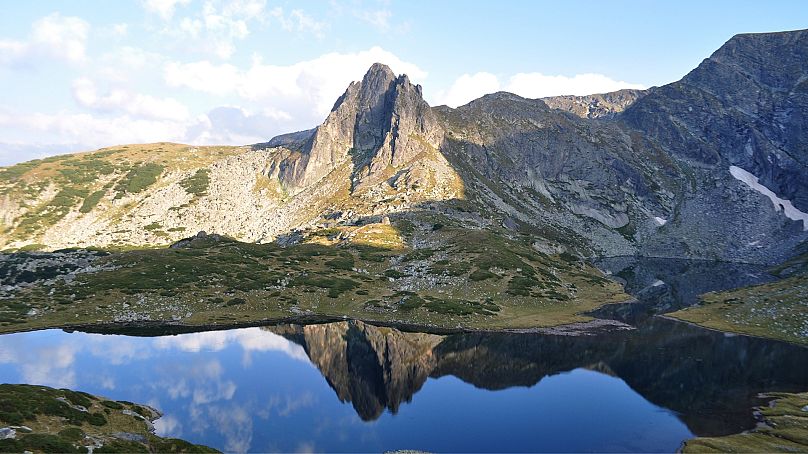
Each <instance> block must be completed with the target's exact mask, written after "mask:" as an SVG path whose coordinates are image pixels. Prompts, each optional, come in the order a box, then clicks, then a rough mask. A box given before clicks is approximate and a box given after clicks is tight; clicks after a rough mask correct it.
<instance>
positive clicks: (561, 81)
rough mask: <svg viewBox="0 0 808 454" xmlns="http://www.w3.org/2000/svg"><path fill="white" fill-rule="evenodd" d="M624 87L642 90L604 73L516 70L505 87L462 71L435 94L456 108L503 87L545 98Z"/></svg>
mask: <svg viewBox="0 0 808 454" xmlns="http://www.w3.org/2000/svg"><path fill="white" fill-rule="evenodd" d="M624 88H635V89H643V88H646V87H645V86H643V85H641V84H633V83H629V82H624V81H617V80H614V79H612V78H610V77H608V76H605V75H603V74H594V73H586V74H577V75H574V76H548V75H544V74H542V73H536V72H533V73H518V74H515V75H513V76H511V77H510V79H509V80H508V83H507V84H505V85H504V86H503V85H502V84H501V83H500V81H499V78H498V77H497V76H495V75H493V74H491V73H487V72H479V73H475V74H463V75H462V76H460V77H459V78H457V80H455V82H454V83H453V84H452V85H451V87H449V89H448V90H445V91H441V92H438V93H437V95H436V96H435V101H436V103H437V104H446V105H448V106H451V107H457V106H460V105H463V104H466V103H468V102H469V101H472V100H474V99H477V98H479V97H480V96H483V95H485V94H488V93H493V92H496V91H499V90H505V91H508V92H511V93H514V94H517V95H519V96H523V97H525V98H544V97H547V96H558V95H579V96H580V95H590V94H595V93H607V92H610V91H615V90H620V89H624Z"/></svg>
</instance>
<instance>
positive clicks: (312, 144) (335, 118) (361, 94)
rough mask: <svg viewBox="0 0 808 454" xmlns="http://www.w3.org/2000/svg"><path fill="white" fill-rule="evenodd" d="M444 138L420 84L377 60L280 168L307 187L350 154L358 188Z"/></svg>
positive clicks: (288, 179)
mask: <svg viewBox="0 0 808 454" xmlns="http://www.w3.org/2000/svg"><path fill="white" fill-rule="evenodd" d="M442 138H443V130H442V128H440V126H439V125H438V122H437V119H436V117H435V114H434V113H433V112H432V109H431V108H430V107H429V105H428V104H427V103H426V101H424V99H423V91H422V89H421V86H420V85H413V84H412V83H411V82H410V79H409V77H407V75H405V74H402V75H401V76H396V74H395V73H394V72H393V71H392V70H391V69H390V67H389V66H387V65H384V64H382V63H374V64H373V65H371V66H370V68H369V69H368V71H367V73H365V75H364V77H363V78H362V80H361V81H360V82H358V83H357V82H353V83H351V84H350V85H349V86H348V88H347V89H346V90H345V93H343V95H342V96H341V97H340V98H339V99H338V100H337V102H336V103H335V104H334V108H333V109H332V110H331V113H330V114H329V115H328V117H327V118H326V119H325V121H324V122H323V124H322V125H320V126H318V127H317V129H316V130H315V131H314V132H313V134H312V135H311V139H310V140H309V142H308V143H307V145H306V147H305V148H304V149H303V150H301V151H302V154H301V155H299V156H298V155H296V156H294V157H291V158H290V160H288V162H282V163H280V164H279V165H278V169H279V172H278V173H279V177H280V178H281V181H282V182H283V183H284V184H285V185H286V186H287V187H293V188H297V189H302V188H304V187H307V186H309V185H311V184H313V183H316V182H317V181H319V180H320V179H322V178H323V177H324V176H326V175H327V174H328V173H330V172H331V171H332V170H334V169H336V168H337V167H339V166H341V165H342V164H343V163H345V162H347V161H349V160H350V161H351V164H352V165H353V169H352V171H351V177H352V188H353V187H356V186H357V185H359V184H361V183H363V182H375V181H377V180H378V179H379V178H384V177H386V176H387V177H389V175H386V173H385V172H387V171H388V170H389V169H390V168H399V167H401V166H403V165H405V164H406V163H407V162H409V161H410V160H411V159H412V157H413V156H415V155H417V154H419V153H421V152H424V151H429V149H438V148H439V147H440V143H441V140H442ZM298 143H299V142H298Z"/></svg>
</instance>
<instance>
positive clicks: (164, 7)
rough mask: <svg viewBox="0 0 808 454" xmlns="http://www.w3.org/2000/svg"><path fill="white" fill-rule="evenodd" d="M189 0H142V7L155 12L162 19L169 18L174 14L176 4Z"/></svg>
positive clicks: (188, 1) (188, 0) (189, 0)
mask: <svg viewBox="0 0 808 454" xmlns="http://www.w3.org/2000/svg"><path fill="white" fill-rule="evenodd" d="M190 2H191V0H143V8H145V9H146V11H148V12H150V13H154V14H157V15H158V16H160V17H161V18H162V19H163V20H169V19H171V18H172V17H173V16H174V11H175V10H176V8H177V6H179V5H187V4H188V3H190Z"/></svg>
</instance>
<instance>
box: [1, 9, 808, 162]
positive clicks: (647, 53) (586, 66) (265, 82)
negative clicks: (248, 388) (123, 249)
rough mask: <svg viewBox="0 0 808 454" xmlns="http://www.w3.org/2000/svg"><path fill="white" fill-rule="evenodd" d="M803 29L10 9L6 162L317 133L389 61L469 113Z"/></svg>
mask: <svg viewBox="0 0 808 454" xmlns="http://www.w3.org/2000/svg"><path fill="white" fill-rule="evenodd" d="M805 27H808V2H805V1H771V2H752V1H737V0H735V1H703V0H702V1H691V2H685V1H677V2H661V1H629V0H624V1H620V0H616V1H608V2H607V1H594V0H593V1H564V2H541V1H521V2H520V1H510V2H493V1H488V2H473V1H448V0H444V1H435V2H426V1H395V0H345V1H339V0H332V1H308V2H307V1H275V0H131V1H125V0H117V1H114V2H111V1H89V0H73V1H71V2H64V1H47V0H38V1H36V2H6V4H5V5H4V8H3V14H2V16H0V84H1V85H0V86H2V87H3V91H2V93H3V95H2V97H0V165H5V164H10V163H14V162H19V161H23V160H27V159H31V158H34V157H41V156H46V155H50V154H57V153H65V152H71V151H78V150H86V149H94V148H99V147H103V146H109V145H115V144H120V143H132V142H153V141H162V140H165V141H176V142H184V143H193V144H246V143H253V142H257V141H263V140H266V139H268V138H270V137H272V136H274V135H276V134H279V133H283V132H288V131H293V130H299V129H306V128H310V127H313V126H315V125H317V124H319V123H320V122H321V121H322V119H323V118H324V117H325V115H326V114H327V112H328V110H329V109H330V107H331V106H332V105H333V102H334V100H335V99H336V98H337V96H339V95H340V94H341V93H342V91H343V90H344V89H345V87H346V86H347V84H348V83H349V82H350V81H351V80H356V79H359V78H361V76H362V74H363V73H364V72H365V70H366V69H367V67H368V66H370V64H372V63H373V62H375V61H381V62H383V63H387V64H389V65H390V66H391V67H392V68H393V70H394V71H396V72H397V73H404V72H406V73H408V74H409V75H410V77H411V79H413V80H414V81H415V82H417V83H421V84H422V85H423V86H424V94H425V97H426V98H427V101H429V102H430V104H432V105H437V104H444V103H445V104H449V105H452V106H456V105H460V104H464V103H466V102H468V101H470V100H472V99H474V98H476V97H479V96H481V95H483V94H485V93H489V92H493V91H498V90H507V91H512V92H515V93H517V94H520V95H522V96H526V97H541V96H550V95H557V94H587V93H593V92H603V91H609V90H614V89H618V88H624V87H649V86H652V85H662V84H665V83H668V82H672V81H675V80H677V79H679V78H681V77H682V76H683V75H684V74H686V73H687V72H688V71H689V70H690V69H692V68H694V67H695V66H696V65H698V64H699V62H700V61H701V60H702V59H703V58H706V57H708V56H709V55H710V54H711V53H712V52H713V51H714V50H715V49H717V48H718V47H719V46H721V44H723V43H724V42H725V41H726V40H727V39H729V38H730V37H731V36H732V35H734V34H736V33H745V32H764V31H780V30H793V29H799V28H805Z"/></svg>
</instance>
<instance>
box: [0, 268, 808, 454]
mask: <svg viewBox="0 0 808 454" xmlns="http://www.w3.org/2000/svg"><path fill="white" fill-rule="evenodd" d="M621 266H622V265H621ZM694 266H696V267H697V268H698V267H699V266H704V265H694ZM617 268H620V267H616V268H615V269H617ZM658 268H661V269H662V270H663V271H660V270H659V269H655V268H654V266H653V264H650V265H649V264H646V263H633V264H629V265H628V268H626V267H625V266H623V267H622V268H620V270H619V271H618V273H619V272H621V271H625V270H626V269H631V270H632V272H631V273H625V272H623V273H622V275H623V276H629V277H631V276H635V277H634V278H633V279H627V285H628V287H629V288H631V289H632V291H633V292H635V293H636V294H638V295H645V296H643V297H642V298H640V299H641V301H642V304H640V305H635V306H634V309H632V310H626V309H625V308H623V309H620V310H617V309H615V310H611V311H604V312H610V314H607V315H611V316H612V317H614V318H621V319H623V320H630V321H631V322H632V323H633V324H634V325H635V326H636V329H634V330H631V331H621V332H612V333H603V334H598V335H594V336H585V337H569V336H549V335H540V334H508V333H466V334H455V335H450V336H437V335H431V334H423V333H408V332H401V331H398V330H395V329H391V328H379V327H374V326H370V325H365V324H363V323H360V322H340V323H331V324H322V325H308V326H299V325H279V326H272V327H262V328H257V327H256V328H245V329H235V330H225V331H211V332H202V333H187V334H179V335H163V336H156V337H144V336H134V335H128V336H126V335H103V334H92V333H78V332H75V333H67V332H63V331H59V330H46V331H38V332H31V333H18V334H10V335H3V336H0V382H7V383H38V384H43V385H50V386H56V387H69V388H72V389H78V390H82V391H86V392H90V393H93V394H99V395H103V396H106V397H109V398H112V399H117V400H129V401H134V402H140V403H147V404H149V405H152V406H154V407H156V408H159V409H160V410H162V411H163V412H164V416H163V418H161V419H159V420H158V421H157V424H156V426H157V431H158V434H160V435H164V436H172V437H180V438H184V439H187V440H189V441H192V442H194V443H202V444H206V445H209V446H213V447H216V448H218V449H221V450H225V451H235V452H243V451H261V452H266V451H285V452H291V451H384V450H392V449H420V450H427V451H435V452H441V451H472V452H480V451H555V452H561V451H567V452H570V451H574V452H582V451H616V452H624V451H637V452H649V451H652V452H672V451H675V450H676V449H677V448H678V447H679V446H680V444H681V442H682V441H683V440H686V439H688V438H691V437H692V436H694V435H701V436H714V435H725V434H729V433H735V432H739V431H742V430H745V429H749V428H751V427H753V426H754V419H753V417H752V410H751V409H752V407H753V406H755V405H760V404H761V403H762V402H763V401H762V400H761V399H760V398H758V397H757V395H758V393H761V392H768V391H804V390H806V389H808V369H807V368H805V367H804V365H805V364H808V349H805V348H800V347H796V346H793V345H789V344H784V343H780V342H772V341H765V340H761V339H754V338H748V337H744V336H727V335H724V334H721V333H715V332H712V331H707V330H702V329H698V328H695V327H692V326H689V325H685V324H681V323H676V322H673V321H669V320H665V319H661V318H658V317H650V316H649V314H653V313H654V311H658V310H660V308H665V307H668V306H671V305H683V304H689V303H688V301H687V300H688V298H690V296H689V295H691V294H692V293H693V291H691V290H693V288H694V287H698V289H697V290H699V292H700V291H702V290H703V289H704V288H711V287H715V286H716V285H717V286H721V285H726V284H727V282H721V279H713V281H715V282H713V283H712V284H704V285H702V284H701V283H700V282H701V281H704V282H707V281H709V279H702V280H699V279H697V278H696V277H695V276H696V275H701V274H703V273H704V272H705V270H703V269H695V271H693V273H694V277H693V278H692V279H680V280H678V281H677V280H676V279H675V278H674V277H675V275H681V274H677V273H683V272H684V273H686V271H683V270H682V269H678V268H677V267H673V266H662V267H658ZM664 270H668V271H664ZM722 271H725V270H722ZM666 272H669V273H672V275H666V274H665V273H666ZM729 274H731V275H732V276H729V277H728V279H729V278H731V279H730V280H732V281H733V282H736V280H737V279H741V278H739V276H746V277H745V278H743V279H742V280H744V279H746V281H754V280H755V279H766V278H767V277H766V276H765V275H763V274H760V273H757V272H750V271H749V270H748V269H746V270H740V271H738V273H735V274H733V273H732V272H728V275H729ZM750 275H753V277H749V276H750ZM660 278H662V279H660ZM643 280H650V281H651V283H650V284H648V285H643V284H642V282H643ZM657 280H664V281H665V286H668V288H667V289H662V291H660V289H659V288H658V287H662V286H660V285H656V286H652V285H651V284H653V283H655V282H656V281H657ZM697 281H698V282H697ZM649 286H650V287H654V288H649ZM649 295H651V296H649ZM654 295H656V296H654ZM660 295H661V296H660ZM637 308H640V309H637ZM613 309H614V308H613ZM626 314H629V315H628V316H627V315H626ZM638 314H641V316H638ZM143 333H145V332H143ZM131 334H137V333H131ZM149 334H154V333H149Z"/></svg>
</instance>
